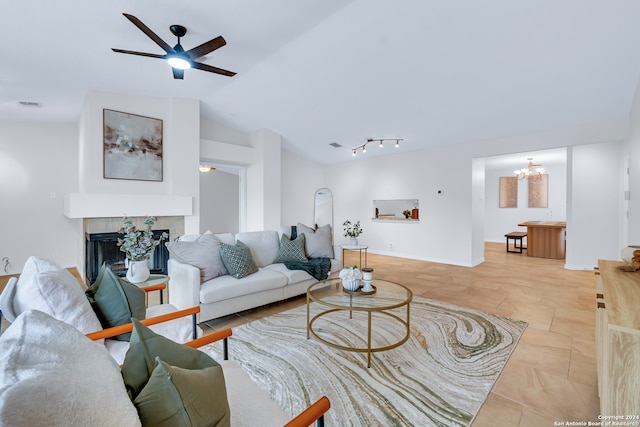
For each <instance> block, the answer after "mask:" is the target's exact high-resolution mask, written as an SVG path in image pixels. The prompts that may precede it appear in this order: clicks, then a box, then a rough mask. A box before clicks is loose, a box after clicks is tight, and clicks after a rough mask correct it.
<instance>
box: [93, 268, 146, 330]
mask: <svg viewBox="0 0 640 427" xmlns="http://www.w3.org/2000/svg"><path fill="white" fill-rule="evenodd" d="M85 295H86V296H87V299H88V300H89V303H90V304H91V308H93V311H94V312H95V313H96V316H98V319H99V320H100V324H101V325H102V327H103V328H105V329H106V328H111V327H112V326H118V325H124V324H126V323H129V322H131V318H132V317H135V318H136V319H144V318H145V317H146V315H147V308H146V301H145V293H144V291H143V290H142V289H140V288H139V287H137V286H136V285H132V284H131V283H129V282H127V281H126V280H122V279H119V278H118V277H116V275H115V274H114V273H113V271H111V268H109V267H108V266H106V265H105V264H102V267H100V271H99V272H98V277H97V278H96V281H95V282H94V283H93V285H91V286H90V287H89V289H87V290H86V292H85ZM130 336H131V333H126V334H120V335H118V336H116V337H114V339H116V340H120V341H129V338H130Z"/></svg>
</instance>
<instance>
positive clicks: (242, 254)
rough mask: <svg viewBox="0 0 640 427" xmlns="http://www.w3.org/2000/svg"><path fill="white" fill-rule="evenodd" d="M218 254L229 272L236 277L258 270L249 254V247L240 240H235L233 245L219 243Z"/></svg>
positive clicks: (239, 277) (240, 277)
mask: <svg viewBox="0 0 640 427" xmlns="http://www.w3.org/2000/svg"><path fill="white" fill-rule="evenodd" d="M220 255H221V256H222V262H224V266H225V267H227V270H229V274H230V275H232V276H233V277H235V278H236V279H242V278H243V277H245V276H248V275H250V274H253V273H255V272H257V271H258V267H257V266H256V263H255V261H254V260H253V257H252V256H251V249H249V246H247V245H245V244H244V243H242V242H241V241H240V240H238V241H237V242H236V244H235V246H234V245H227V244H226V243H220Z"/></svg>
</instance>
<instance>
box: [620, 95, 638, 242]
mask: <svg viewBox="0 0 640 427" xmlns="http://www.w3.org/2000/svg"><path fill="white" fill-rule="evenodd" d="M629 121H630V127H631V131H630V138H629V142H628V144H627V145H626V149H627V153H626V154H627V158H628V162H629V163H628V164H629V176H628V181H629V191H630V193H631V200H629V203H628V208H629V217H628V223H627V224H626V226H627V227H624V226H623V228H627V229H628V235H627V236H626V241H624V242H623V243H622V246H626V245H640V85H639V86H638V88H637V89H636V96H635V98H634V100H633V106H632V108H631V114H630V117H629Z"/></svg>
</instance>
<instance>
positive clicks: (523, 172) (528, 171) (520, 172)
mask: <svg viewBox="0 0 640 427" xmlns="http://www.w3.org/2000/svg"><path fill="white" fill-rule="evenodd" d="M527 160H529V164H528V165H527V167H526V168H522V169H516V170H514V171H513V173H515V174H516V178H518V179H525V178H527V179H528V178H534V179H535V178H539V177H541V176H542V174H543V173H544V168H537V167H536V166H542V165H534V164H533V157H527ZM533 168H535V170H534V169H533Z"/></svg>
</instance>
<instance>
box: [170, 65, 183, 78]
mask: <svg viewBox="0 0 640 427" xmlns="http://www.w3.org/2000/svg"><path fill="white" fill-rule="evenodd" d="M171 70H173V78H174V79H177V80H183V79H184V70H181V69H180V68H174V67H171Z"/></svg>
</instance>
